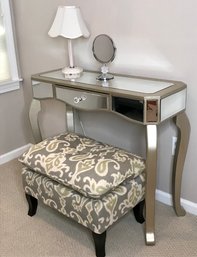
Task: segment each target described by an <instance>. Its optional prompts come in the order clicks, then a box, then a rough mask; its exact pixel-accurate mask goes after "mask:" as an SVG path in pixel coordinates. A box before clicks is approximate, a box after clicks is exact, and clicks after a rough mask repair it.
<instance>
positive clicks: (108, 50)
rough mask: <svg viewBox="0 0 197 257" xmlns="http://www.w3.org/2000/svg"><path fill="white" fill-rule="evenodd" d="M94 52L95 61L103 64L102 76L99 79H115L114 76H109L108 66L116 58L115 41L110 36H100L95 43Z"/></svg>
mask: <svg viewBox="0 0 197 257" xmlns="http://www.w3.org/2000/svg"><path fill="white" fill-rule="evenodd" d="M92 51H93V55H94V57H95V59H96V60H97V61H98V62H100V63H102V64H103V66H102V67H101V74H100V75H99V76H98V77H97V79H98V80H104V81H106V80H110V79H113V76H112V75H110V74H108V71H109V68H108V67H107V64H108V63H109V62H112V61H113V60H114V57H115V52H116V48H115V46H114V43H113V40H112V39H111V38H110V37H109V36H108V35H105V34H101V35H98V36H97V37H96V38H95V39H94V41H93V45H92Z"/></svg>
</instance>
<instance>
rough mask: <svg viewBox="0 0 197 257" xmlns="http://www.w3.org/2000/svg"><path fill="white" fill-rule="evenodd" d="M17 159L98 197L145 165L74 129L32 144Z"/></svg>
mask: <svg viewBox="0 0 197 257" xmlns="http://www.w3.org/2000/svg"><path fill="white" fill-rule="evenodd" d="M19 160H20V161H21V162H22V163H23V164H24V165H26V166H27V167H29V168H30V169H32V170H34V171H36V172H39V173H41V174H43V175H45V176H47V177H49V178H51V179H53V180H55V181H57V182H59V183H60V184H63V185H65V186H68V187H71V188H72V189H74V190H76V191H78V192H80V193H81V194H83V195H84V196H88V197H92V198H100V197H101V196H102V195H104V194H106V193H107V192H110V191H111V190H113V189H114V188H116V187H117V186H118V185H120V184H121V183H122V182H123V181H125V180H126V179H134V178H135V177H137V176H139V175H140V174H141V173H142V172H143V171H144V169H145V163H144V160H143V159H142V158H141V157H139V156H136V155H133V154H131V153H129V152H126V151H125V150H123V149H119V148H117V147H113V146H111V145H108V144H103V143H100V142H97V141H95V140H93V139H90V138H87V137H84V136H81V135H77V134H75V133H66V134H61V135H58V136H56V137H53V138H49V139H46V140H44V141H42V142H40V143H38V144H36V145H33V146H32V147H31V148H30V149H29V150H28V151H27V152H26V153H24V154H23V155H22V156H21V158H20V159H19Z"/></svg>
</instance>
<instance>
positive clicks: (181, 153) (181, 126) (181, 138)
mask: <svg viewBox="0 0 197 257" xmlns="http://www.w3.org/2000/svg"><path fill="white" fill-rule="evenodd" d="M174 123H175V124H176V126H177V128H178V140H177V147H176V153H175V157H174V165H173V179H172V195H173V204H174V209H175V212H176V214H177V216H184V215H185V214H186V212H185V210H184V209H183V207H182V206H181V201H180V199H181V182H182V173H183V167H184V162H185V157H186V153H187V147H188V143H189V136H190V123H189V120H188V117H187V115H186V113H185V112H182V113H180V114H178V115H177V116H176V117H175V118H174Z"/></svg>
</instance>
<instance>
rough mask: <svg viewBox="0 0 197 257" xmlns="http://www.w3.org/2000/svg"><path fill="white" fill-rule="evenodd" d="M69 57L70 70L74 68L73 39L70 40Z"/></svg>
mask: <svg viewBox="0 0 197 257" xmlns="http://www.w3.org/2000/svg"><path fill="white" fill-rule="evenodd" d="M68 56H69V66H70V68H74V60H73V49H72V40H71V39H68Z"/></svg>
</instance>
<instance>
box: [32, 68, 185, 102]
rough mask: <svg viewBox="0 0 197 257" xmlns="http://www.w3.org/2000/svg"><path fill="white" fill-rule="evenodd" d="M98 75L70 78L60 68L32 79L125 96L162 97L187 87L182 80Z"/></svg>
mask: <svg viewBox="0 0 197 257" xmlns="http://www.w3.org/2000/svg"><path fill="white" fill-rule="evenodd" d="M98 75H99V73H98V72H94V71H84V72H83V74H82V75H81V76H80V78H77V79H75V80H69V79H65V78H64V75H63V73H62V71H61V70H60V69H59V70H55V71H49V72H44V73H39V74H36V75H33V76H32V80H36V81H42V82H46V83H53V84H58V85H62V86H69V87H72V86H73V87H74V88H79V89H80V88H81V87H82V86H83V89H86V90H90V91H96V92H102V93H108V94H109V93H110V94H113V95H124V96H125V95H133V96H134V95H135V96H138V97H140V96H141V97H144V96H149V95H151V96H159V97H161V98H162V97H166V96H168V95H171V94H174V93H176V92H179V91H181V90H183V89H184V88H186V85H185V84H184V83H183V82H180V81H170V80H159V79H153V78H143V77H135V76H125V75H119V74H113V75H114V79H112V80H109V81H106V82H104V81H99V80H97V79H96V78H97V76H98Z"/></svg>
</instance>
